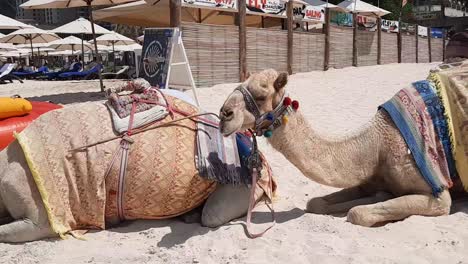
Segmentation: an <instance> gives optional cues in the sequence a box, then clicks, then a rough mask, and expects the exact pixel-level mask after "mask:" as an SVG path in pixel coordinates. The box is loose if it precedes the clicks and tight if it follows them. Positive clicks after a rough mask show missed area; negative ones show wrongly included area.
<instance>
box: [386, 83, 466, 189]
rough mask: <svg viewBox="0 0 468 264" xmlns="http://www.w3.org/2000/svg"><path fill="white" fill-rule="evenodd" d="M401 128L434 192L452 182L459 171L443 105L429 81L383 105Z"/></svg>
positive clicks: (418, 84)
mask: <svg viewBox="0 0 468 264" xmlns="http://www.w3.org/2000/svg"><path fill="white" fill-rule="evenodd" d="M379 108H383V109H384V110H385V111H387V112H388V114H389V115H390V117H391V118H392V120H393V122H394V123H395V125H396V126H397V128H398V129H399V130H400V133H401V135H402V136H403V138H404V139H405V141H406V144H407V145H408V148H409V149H410V151H411V154H412V155H413V158H414V160H415V162H416V165H417V166H418V168H419V170H420V172H421V174H422V176H423V177H424V179H425V180H426V182H427V183H428V184H429V185H430V186H431V188H432V193H433V194H434V196H438V195H439V194H440V193H441V192H442V191H443V190H444V189H446V188H450V187H451V186H452V180H451V179H453V178H454V177H455V176H456V175H457V171H456V168H455V163H454V160H453V156H452V151H451V144H450V138H449V132H448V126H447V121H446V119H445V117H444V106H443V104H442V102H441V100H440V99H439V97H438V95H437V93H436V89H435V86H434V84H433V83H432V82H430V81H426V80H424V81H418V82H415V83H413V85H412V87H409V88H406V89H403V90H400V91H399V92H398V93H397V94H396V95H395V96H394V97H393V98H392V99H390V100H389V101H387V102H386V103H385V104H383V105H381V106H380V107H379Z"/></svg>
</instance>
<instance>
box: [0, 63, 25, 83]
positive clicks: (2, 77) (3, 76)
mask: <svg viewBox="0 0 468 264" xmlns="http://www.w3.org/2000/svg"><path fill="white" fill-rule="evenodd" d="M15 67H16V64H14V63H9V64H5V65H3V67H2V68H1V69H0V71H1V72H0V83H6V82H5V81H9V82H10V83H12V82H13V81H14V80H17V81H19V82H20V83H23V81H22V80H21V79H20V78H18V77H16V76H15V75H13V74H11V72H12V71H13V69H14V68H15Z"/></svg>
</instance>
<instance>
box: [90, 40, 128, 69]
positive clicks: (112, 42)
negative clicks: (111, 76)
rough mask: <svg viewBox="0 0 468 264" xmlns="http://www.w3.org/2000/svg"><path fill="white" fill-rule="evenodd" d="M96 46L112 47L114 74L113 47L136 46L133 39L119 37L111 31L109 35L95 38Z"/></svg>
mask: <svg viewBox="0 0 468 264" xmlns="http://www.w3.org/2000/svg"><path fill="white" fill-rule="evenodd" d="M90 42H94V41H90ZM96 42H97V44H102V45H107V46H110V45H112V53H113V54H114V72H115V48H114V46H115V45H120V46H122V45H132V44H136V42H135V41H134V40H133V39H130V38H127V37H126V36H124V35H121V34H119V33H117V32H114V31H112V32H111V33H109V34H104V35H102V36H100V37H97V38H96Z"/></svg>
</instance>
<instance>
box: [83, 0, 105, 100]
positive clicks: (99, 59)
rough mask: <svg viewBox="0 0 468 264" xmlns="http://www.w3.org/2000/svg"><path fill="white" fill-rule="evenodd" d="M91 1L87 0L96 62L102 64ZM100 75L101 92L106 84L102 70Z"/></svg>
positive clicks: (99, 72)
mask: <svg viewBox="0 0 468 264" xmlns="http://www.w3.org/2000/svg"><path fill="white" fill-rule="evenodd" d="M91 2H92V0H86V3H87V4H88V11H89V20H90V21H91V30H92V32H93V40H94V50H95V51H96V62H97V63H98V64H101V58H100V57H99V52H98V48H97V42H96V33H95V31H94V19H93V9H92V8H91ZM101 66H102V65H101ZM98 75H99V84H100V86H101V92H104V84H103V83H102V76H101V71H100V70H99V71H98Z"/></svg>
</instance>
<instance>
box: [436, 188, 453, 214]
mask: <svg viewBox="0 0 468 264" xmlns="http://www.w3.org/2000/svg"><path fill="white" fill-rule="evenodd" d="M435 207H436V211H439V212H440V215H448V214H450V208H451V207H452V197H451V196H450V192H449V191H447V190H445V191H443V192H442V193H441V194H440V196H439V197H438V198H436V205H435Z"/></svg>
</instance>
